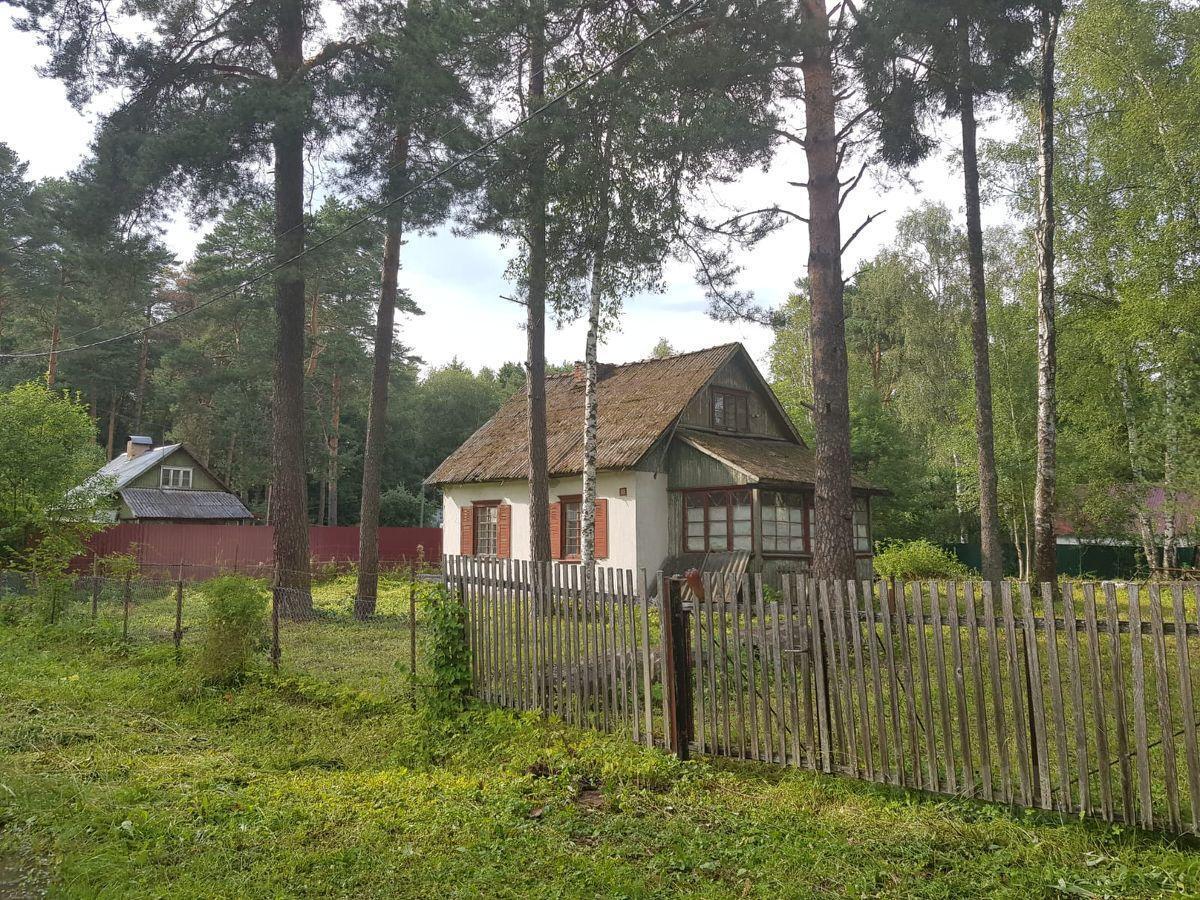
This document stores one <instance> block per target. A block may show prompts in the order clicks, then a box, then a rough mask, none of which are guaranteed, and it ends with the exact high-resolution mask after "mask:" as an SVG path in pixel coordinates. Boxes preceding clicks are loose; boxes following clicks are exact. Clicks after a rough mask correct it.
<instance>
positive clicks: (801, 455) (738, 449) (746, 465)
mask: <svg viewBox="0 0 1200 900" xmlns="http://www.w3.org/2000/svg"><path fill="white" fill-rule="evenodd" d="M675 436H676V437H678V438H679V439H680V440H682V441H684V442H685V443H687V444H690V445H691V446H693V447H695V448H696V449H697V450H699V451H700V452H701V453H703V454H705V455H707V456H711V457H712V458H713V459H715V460H717V461H718V462H720V463H724V464H725V465H726V466H729V467H730V468H732V469H736V470H737V471H739V472H741V473H743V474H744V475H746V476H747V477H748V478H750V479H751V480H752V481H755V482H759V483H762V484H777V485H786V484H816V481H817V464H816V459H815V458H814V456H813V452H812V450H810V449H809V448H808V447H804V446H801V445H800V444H793V443H791V442H789V441H781V440H778V439H773V438H761V437H744V436H739V435H732V434H712V433H710V432H707V431H692V430H690V429H684V428H681V429H679V431H677V432H675ZM850 484H851V486H852V487H854V488H856V489H858V490H861V491H873V492H877V493H885V492H884V491H880V490H879V489H878V488H876V487H874V486H873V485H872V484H871V483H870V482H868V481H865V480H863V479H862V478H859V477H858V476H857V475H852V476H850Z"/></svg>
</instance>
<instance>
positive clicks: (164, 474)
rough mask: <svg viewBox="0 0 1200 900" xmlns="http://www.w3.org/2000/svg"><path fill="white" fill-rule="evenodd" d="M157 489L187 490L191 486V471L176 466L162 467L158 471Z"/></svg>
mask: <svg viewBox="0 0 1200 900" xmlns="http://www.w3.org/2000/svg"><path fill="white" fill-rule="evenodd" d="M158 485H159V487H165V488H180V489H183V490H187V489H188V488H190V487H191V486H192V470H191V469H190V468H188V469H184V468H180V467H178V466H163V467H162V468H161V469H159V476H158Z"/></svg>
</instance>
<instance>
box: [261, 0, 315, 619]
mask: <svg viewBox="0 0 1200 900" xmlns="http://www.w3.org/2000/svg"><path fill="white" fill-rule="evenodd" d="M278 28H279V34H278V46H277V49H276V69H277V74H278V76H279V82H281V84H280V85H279V87H280V90H283V91H285V92H286V93H289V94H290V93H292V92H293V91H294V90H297V89H298V88H296V87H295V86H289V87H284V84H283V83H287V82H290V80H291V78H292V77H293V76H294V75H295V73H296V72H297V71H298V70H299V68H300V66H301V64H302V62H303V50H304V47H303V44H304V11H303V4H302V3H301V2H300V0H281V2H280V6H279V21H278ZM299 89H302V88H299ZM299 115H300V113H299V112H298V111H297V110H295V109H287V110H284V111H282V112H281V113H280V117H279V119H278V120H277V121H276V122H275V125H274V129H273V132H272V143H273V145H274V151H275V262H276V264H277V265H281V266H282V268H280V269H279V271H278V272H277V273H276V275H275V321H276V326H277V329H278V334H277V335H276V339H275V372H274V382H275V396H274V406H273V413H274V415H273V422H272V425H273V428H272V432H273V433H272V442H271V468H272V486H271V524H272V525H273V526H274V527H275V583H276V587H277V589H278V591H279V594H278V602H279V609H280V611H281V612H283V613H284V614H285V615H290V616H297V617H300V616H306V615H308V614H309V613H311V611H312V594H311V593H310V591H309V585H310V581H309V571H308V498H307V493H308V491H307V486H306V483H305V471H306V469H305V464H304V319H305V315H304V313H305V309H304V273H303V268H302V265H301V261H300V260H295V261H294V262H289V261H290V260H292V259H293V258H294V257H296V256H298V255H299V254H300V253H301V252H302V251H303V249H304V121H303V119H301V118H299Z"/></svg>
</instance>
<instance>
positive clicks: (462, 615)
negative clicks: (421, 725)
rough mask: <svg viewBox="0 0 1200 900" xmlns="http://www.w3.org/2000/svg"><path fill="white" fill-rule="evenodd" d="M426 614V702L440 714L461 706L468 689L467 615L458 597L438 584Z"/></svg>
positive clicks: (448, 712) (469, 683) (465, 698)
mask: <svg viewBox="0 0 1200 900" xmlns="http://www.w3.org/2000/svg"><path fill="white" fill-rule="evenodd" d="M428 615H429V656H428V660H429V673H430V674H429V680H428V682H427V689H428V690H427V694H428V700H429V705H430V707H431V708H432V709H433V711H435V712H437V713H440V714H450V713H453V712H456V711H458V710H460V709H462V708H463V706H464V705H465V703H466V700H467V696H468V694H469V693H470V690H471V651H470V649H469V648H468V647H467V616H466V611H465V610H464V609H463V606H462V604H461V603H460V602H459V601H458V598H456V597H454V596H452V595H451V594H449V593H448V592H447V591H446V590H445V589H444V588H441V587H438V588H437V590H435V591H432V592H431V596H430V598H429V602H428Z"/></svg>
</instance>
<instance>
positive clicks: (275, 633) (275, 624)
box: [271, 576, 280, 675]
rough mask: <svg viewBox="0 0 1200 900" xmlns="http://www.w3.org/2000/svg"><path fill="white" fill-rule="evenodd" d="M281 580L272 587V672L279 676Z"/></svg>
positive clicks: (276, 580) (277, 580)
mask: <svg viewBox="0 0 1200 900" xmlns="http://www.w3.org/2000/svg"><path fill="white" fill-rule="evenodd" d="M279 590H280V588H279V579H278V576H276V578H275V583H274V584H273V585H272V586H271V671H272V672H274V673H275V674H276V675H278V674H279V656H280V647H279Z"/></svg>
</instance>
